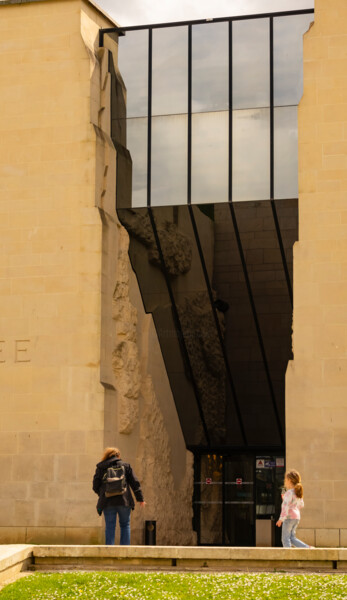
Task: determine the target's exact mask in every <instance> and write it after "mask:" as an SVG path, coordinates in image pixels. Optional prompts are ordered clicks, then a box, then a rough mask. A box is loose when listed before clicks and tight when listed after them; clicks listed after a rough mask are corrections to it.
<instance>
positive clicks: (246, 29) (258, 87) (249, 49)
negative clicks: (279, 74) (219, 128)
mask: <svg viewBox="0 0 347 600" xmlns="http://www.w3.org/2000/svg"><path fill="white" fill-rule="evenodd" d="M232 31H233V34H232V39H233V42H232V56H233V108H256V107H262V106H270V50H269V46H270V41H269V39H270V38H269V20H268V19H251V20H245V21H236V22H235V23H233V29H232Z"/></svg>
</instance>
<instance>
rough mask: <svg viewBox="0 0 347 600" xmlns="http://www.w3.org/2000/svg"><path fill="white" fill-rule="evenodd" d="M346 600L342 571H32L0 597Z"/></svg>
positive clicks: (35, 599)
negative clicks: (311, 572)
mask: <svg viewBox="0 0 347 600" xmlns="http://www.w3.org/2000/svg"><path fill="white" fill-rule="evenodd" d="M193 597H195V598H198V599H206V600H215V599H217V600H241V599H242V600H284V599H286V600H298V599H300V600H336V599H337V598H339V599H341V600H347V575H346V574H336V575H335V574H334V575H331V574H323V575H318V574H284V573H220V574H219V573H218V574H217V573H119V572H79V571H78V572H73V573H70V572H69V573H35V574H33V575H30V576H28V577H23V578H21V579H18V580H17V581H16V582H15V583H12V584H10V585H7V586H6V587H4V588H3V590H2V591H1V592H0V600H17V599H18V600H19V599H20V600H29V599H30V600H63V599H65V598H66V599H68V600H77V599H78V600H116V599H117V600H119V599H122V600H183V599H186V598H187V599H188V598H189V599H191V598H193Z"/></svg>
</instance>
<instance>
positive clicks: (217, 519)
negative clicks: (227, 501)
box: [196, 454, 223, 545]
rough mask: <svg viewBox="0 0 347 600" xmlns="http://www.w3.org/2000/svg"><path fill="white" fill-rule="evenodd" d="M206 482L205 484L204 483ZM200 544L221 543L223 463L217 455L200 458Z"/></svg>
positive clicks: (198, 483)
mask: <svg viewBox="0 0 347 600" xmlns="http://www.w3.org/2000/svg"><path fill="white" fill-rule="evenodd" d="M206 482H207V483H206ZM196 485H198V486H199V488H200V490H199V491H200V493H199V497H200V500H199V504H198V510H199V516H200V540H199V541H200V544H218V545H221V544H222V543H223V506H222V505H223V462H222V457H221V456H218V455H211V454H209V455H208V456H206V455H205V456H202V457H201V474H200V481H199V482H196Z"/></svg>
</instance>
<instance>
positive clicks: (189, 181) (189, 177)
mask: <svg viewBox="0 0 347 600" xmlns="http://www.w3.org/2000/svg"><path fill="white" fill-rule="evenodd" d="M187 143H188V151H187V203H188V204H191V202H192V26H191V25H189V26H188V139H187Z"/></svg>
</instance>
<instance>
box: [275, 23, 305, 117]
mask: <svg viewBox="0 0 347 600" xmlns="http://www.w3.org/2000/svg"><path fill="white" fill-rule="evenodd" d="M311 21H313V15H312V14H309V15H293V16H288V17H277V18H275V19H274V37H273V39H274V104H275V106H284V105H288V104H299V101H300V98H301V96H302V91H303V34H304V33H305V31H307V29H308V27H309V24H310V23H311Z"/></svg>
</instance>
